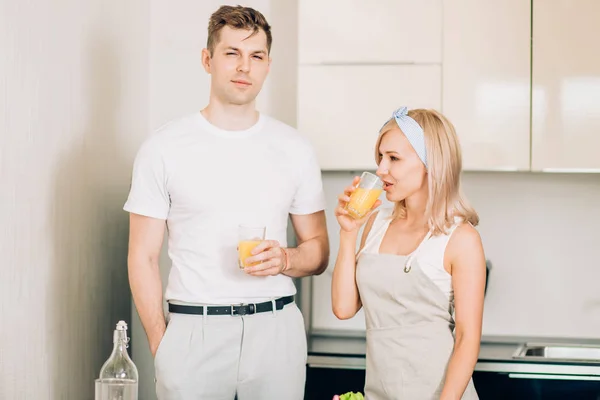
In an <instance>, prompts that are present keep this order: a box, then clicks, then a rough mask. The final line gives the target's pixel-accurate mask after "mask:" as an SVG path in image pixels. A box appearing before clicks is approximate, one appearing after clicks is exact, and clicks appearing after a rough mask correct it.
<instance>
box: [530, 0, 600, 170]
mask: <svg viewBox="0 0 600 400" xmlns="http://www.w3.org/2000/svg"><path fill="white" fill-rule="evenodd" d="M599 38H600V1H598V0H554V1H534V2H533V67H532V77H533V101H532V145H533V148H532V169H533V170H538V171H539V170H541V171H563V170H565V171H569V170H570V171H574V172H576V171H586V170H589V171H598V172H600V156H599V152H598V149H599V147H600V45H599V44H598V39H599Z"/></svg>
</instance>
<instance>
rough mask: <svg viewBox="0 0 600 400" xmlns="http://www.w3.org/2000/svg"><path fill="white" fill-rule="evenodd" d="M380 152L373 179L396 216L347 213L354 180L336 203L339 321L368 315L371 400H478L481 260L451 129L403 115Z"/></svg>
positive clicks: (430, 118)
mask: <svg viewBox="0 0 600 400" xmlns="http://www.w3.org/2000/svg"><path fill="white" fill-rule="evenodd" d="M375 149H376V150H375V160H376V162H377V165H378V169H377V175H378V176H379V177H380V178H381V180H382V181H383V182H384V190H385V192H386V198H387V199H388V200H389V201H390V202H392V203H393V204H394V206H393V207H392V208H387V209H381V210H380V211H377V212H371V213H370V215H367V216H365V217H363V218H362V219H360V220H354V219H352V218H351V217H350V216H349V214H348V212H347V211H346V210H345V209H344V208H345V206H346V204H347V202H348V201H349V199H350V197H349V196H350V195H351V193H352V192H353V191H354V189H355V186H356V184H357V183H358V178H355V179H354V182H353V186H351V187H348V188H346V190H345V191H344V193H343V194H341V195H340V196H339V203H338V206H337V208H336V210H335V215H336V218H337V220H338V223H339V224H340V227H341V230H340V247H339V252H338V257H337V260H336V264H335V269H334V272H333V281H332V304H333V312H334V313H335V315H336V316H337V317H338V318H340V319H348V318H351V317H353V316H354V315H355V314H356V313H357V312H358V311H359V310H360V308H361V307H364V313H365V317H366V325H367V371H366V384H365V395H366V399H367V400H388V399H410V400H421V399H477V398H478V397H477V393H476V391H475V388H474V386H473V381H472V379H471V376H472V374H473V369H474V367H475V363H476V362H477V357H478V354H479V343H480V338H481V325H482V314H483V296H484V286H485V256H484V252H483V246H482V244H481V239H480V236H479V234H478V232H477V230H476V229H475V228H474V227H475V226H476V225H477V223H478V222H479V218H478V216H477V214H476V213H475V211H474V210H473V209H472V208H471V207H470V206H469V205H468V203H467V201H466V200H465V198H464V196H463V195H462V194H461V191H460V172H461V163H462V162H461V153H460V145H459V142H458V138H457V136H456V133H455V131H454V127H453V126H452V124H451V123H450V122H449V121H448V120H447V119H446V118H445V117H444V116H443V115H441V114H440V113H439V112H437V111H434V110H423V109H418V110H411V111H408V110H407V109H406V107H403V108H400V109H398V110H397V111H395V112H394V114H393V116H392V118H390V120H389V121H388V122H387V123H386V124H385V125H384V126H383V128H382V129H381V130H380V133H379V138H378V139H377V143H376V146H375ZM379 204H380V202H379V201H378V202H377V203H376V204H375V206H374V207H373V210H374V209H375V208H377V207H378V206H379ZM365 222H366V225H365V229H364V230H363V234H362V239H361V242H360V248H359V252H358V254H357V255H356V256H355V250H356V241H357V237H358V231H359V229H360V228H361V227H362V225H363V224H365Z"/></svg>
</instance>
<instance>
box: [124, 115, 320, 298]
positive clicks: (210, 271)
mask: <svg viewBox="0 0 600 400" xmlns="http://www.w3.org/2000/svg"><path fill="white" fill-rule="evenodd" d="M324 208H325V196H324V194H323V184H322V181H321V171H320V168H319V165H318V163H317V160H316V156H315V153H314V150H313V148H312V147H311V145H310V143H309V142H308V141H307V139H306V138H305V137H303V136H301V135H300V134H299V133H298V132H297V131H296V130H295V129H293V128H292V127H290V126H288V125H285V124H284V123H282V122H279V121H277V120H275V119H273V118H270V117H268V116H265V115H262V114H261V115H260V117H259V120H258V122H257V123H256V124H255V125H254V126H252V127H250V128H249V129H247V130H244V131H226V130H222V129H219V128H217V127H215V126H214V125H211V124H210V123H209V122H208V121H207V120H206V119H205V118H204V117H203V116H202V114H201V113H199V112H198V113H195V114H192V115H189V116H186V117H184V118H181V119H179V120H175V121H172V122H170V123H168V124H167V125H165V126H163V127H162V128H160V129H159V130H158V131H157V132H155V133H154V134H153V135H151V136H150V137H149V138H148V139H146V141H145V142H144V143H143V145H142V146H141V148H140V150H139V151H138V154H137V156H136V159H135V163H134V167H133V177H132V184H131V191H130V193H129V198H128V199H127V202H126V203H125V206H124V209H125V210H126V211H129V212H131V213H135V214H141V215H145V216H149V217H153V218H159V219H164V220H166V221H167V229H168V236H169V246H168V247H169V257H170V259H171V262H172V267H171V271H170V274H169V281H168V284H167V289H166V293H165V298H166V300H174V301H180V302H187V303H204V304H235V303H249V302H259V301H266V300H269V299H272V298H275V297H281V296H288V295H292V294H295V293H296V288H295V286H294V283H293V281H292V279H291V278H290V277H288V276H285V275H277V276H269V277H255V276H251V275H248V274H246V273H245V272H243V271H242V270H240V269H239V268H238V265H237V250H236V247H237V241H238V225H240V224H241V225H254V226H256V225H259V226H266V227H267V229H266V239H274V240H277V241H279V243H280V244H281V246H284V247H285V246H286V245H287V241H286V234H287V224H288V216H289V214H297V215H304V214H312V213H315V212H317V211H321V210H323V209H324Z"/></svg>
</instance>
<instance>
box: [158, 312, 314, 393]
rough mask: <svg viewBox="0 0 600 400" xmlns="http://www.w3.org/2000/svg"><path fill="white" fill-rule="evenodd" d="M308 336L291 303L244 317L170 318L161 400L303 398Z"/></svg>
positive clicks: (161, 363)
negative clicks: (280, 308)
mask: <svg viewBox="0 0 600 400" xmlns="http://www.w3.org/2000/svg"><path fill="white" fill-rule="evenodd" d="M306 356H307V349H306V334H305V330H304V321H303V317H302V313H301V312H300V310H299V309H298V307H297V306H296V304H295V303H291V304H287V305H286V306H285V307H284V308H283V309H282V310H279V311H276V312H275V313H273V312H263V313H259V314H253V315H246V316H228V315H211V316H202V315H187V314H176V313H170V314H169V323H168V325H167V331H166V332H165V335H164V337H163V339H162V341H161V343H160V345H159V347H158V350H157V352H156V357H155V360H154V365H155V369H156V393H157V395H158V398H159V400H233V399H234V398H235V396H236V394H237V399H238V400H282V399H285V400H302V399H303V398H304V385H305V380H306Z"/></svg>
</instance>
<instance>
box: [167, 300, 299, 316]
mask: <svg viewBox="0 0 600 400" xmlns="http://www.w3.org/2000/svg"><path fill="white" fill-rule="evenodd" d="M293 302H294V296H286V297H280V298H278V299H275V310H281V309H283V306H285V305H286V304H290V303H293ZM204 307H206V315H231V316H234V315H252V314H256V313H261V312H267V311H273V302H272V301H265V302H264V303H257V304H239V305H231V306H187V305H183V304H171V303H169V312H172V313H177V314H192V315H204Z"/></svg>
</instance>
